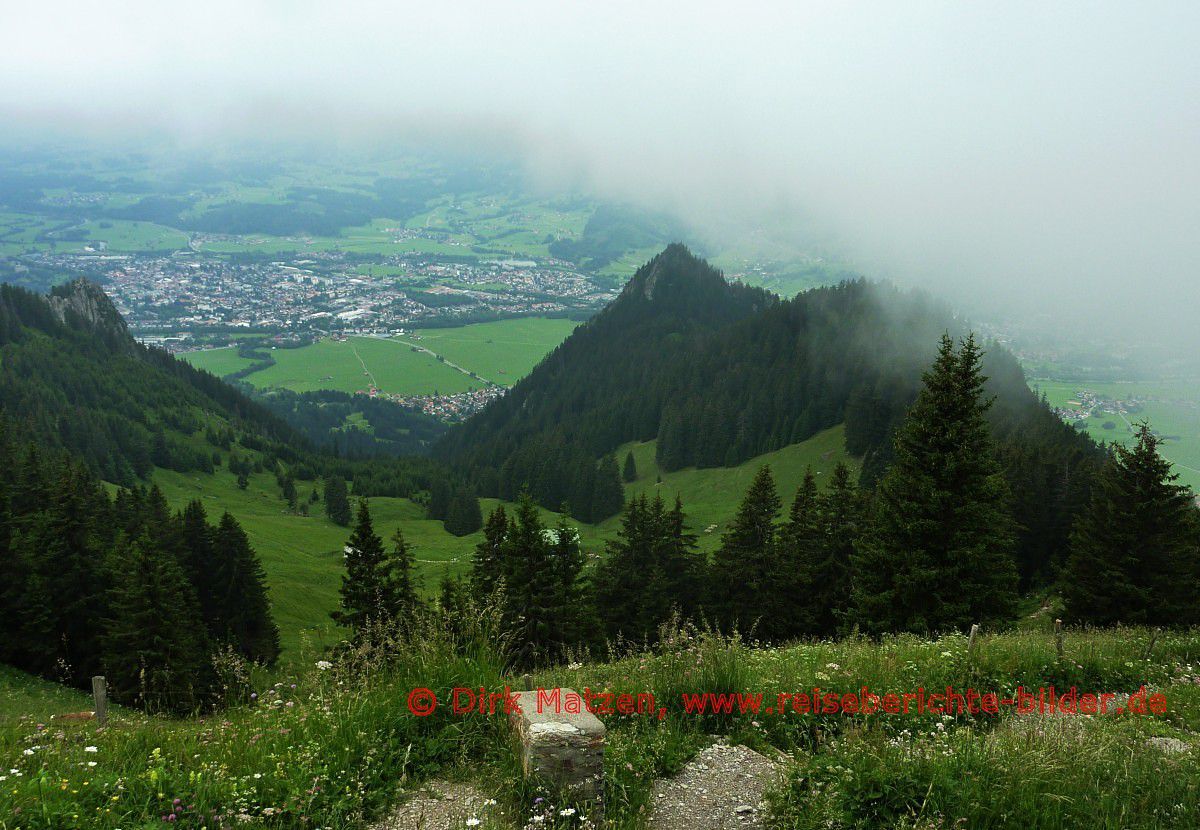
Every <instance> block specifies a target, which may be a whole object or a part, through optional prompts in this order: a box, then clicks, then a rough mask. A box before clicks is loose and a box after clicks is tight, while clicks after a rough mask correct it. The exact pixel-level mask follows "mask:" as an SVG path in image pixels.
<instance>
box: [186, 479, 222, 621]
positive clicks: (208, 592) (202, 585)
mask: <svg viewBox="0 0 1200 830" xmlns="http://www.w3.org/2000/svg"><path fill="white" fill-rule="evenodd" d="M180 521H181V523H182V525H183V560H182V564H183V571H184V574H185V575H186V576H187V578H188V581H189V582H191V583H192V586H193V587H194V588H195V589H196V599H197V600H198V601H199V603H200V615H201V617H203V619H204V624H205V626H206V627H207V629H208V632H209V634H211V635H214V636H217V635H218V630H219V628H220V626H219V621H220V618H221V616H222V614H223V613H224V610H225V609H224V608H223V607H220V606H219V605H218V599H217V589H216V577H217V574H216V567H217V560H216V558H215V556H214V551H213V529H212V527H211V526H210V525H209V523H208V514H207V513H206V512H205V510H204V505H203V504H201V503H200V501H199V499H194V500H192V501H191V502H189V503H188V505H187V507H185V508H184V509H183V512H182V513H181V514H180Z"/></svg>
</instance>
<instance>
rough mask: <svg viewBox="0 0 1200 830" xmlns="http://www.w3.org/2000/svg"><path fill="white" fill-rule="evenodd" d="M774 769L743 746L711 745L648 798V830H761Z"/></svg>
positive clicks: (775, 774)
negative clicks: (765, 802) (767, 792)
mask: <svg viewBox="0 0 1200 830" xmlns="http://www.w3.org/2000/svg"><path fill="white" fill-rule="evenodd" d="M778 776H779V766H778V764H776V763H775V762H774V761H772V760H770V759H769V758H767V757H765V756H763V755H759V754H758V753H757V752H755V751H754V750H752V749H748V748H746V747H744V746H729V745H727V744H713V745H712V746H710V747H707V748H705V749H703V750H701V752H700V753H699V754H698V755H697V756H696V757H695V758H693V759H692V760H691V761H690V762H689V763H688V765H687V766H685V767H684V768H683V769H682V770H681V771H680V773H679V774H678V775H676V776H675V777H674V778H666V779H663V780H661V781H658V782H657V783H655V785H654V789H653V790H652V791H651V793H650V816H649V818H648V820H647V821H646V826H647V827H648V828H650V830H761V828H763V827H764V826H765V823H764V822H765V816H764V806H765V805H764V803H763V794H764V793H765V792H766V790H767V787H769V786H770V785H771V784H773V783H774V782H775V781H776V779H777V778H778Z"/></svg>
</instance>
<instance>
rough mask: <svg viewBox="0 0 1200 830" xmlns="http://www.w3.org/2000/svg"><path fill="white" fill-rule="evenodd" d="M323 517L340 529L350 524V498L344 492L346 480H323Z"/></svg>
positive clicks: (328, 478) (339, 477) (334, 477)
mask: <svg viewBox="0 0 1200 830" xmlns="http://www.w3.org/2000/svg"><path fill="white" fill-rule="evenodd" d="M325 515H326V516H328V517H329V520H330V521H332V522H333V523H334V524H337V525H341V526H342V527H346V526H348V525H349V524H350V496H349V495H348V494H347V492H346V480H345V479H343V478H342V477H341V476H328V477H327V478H326V479H325Z"/></svg>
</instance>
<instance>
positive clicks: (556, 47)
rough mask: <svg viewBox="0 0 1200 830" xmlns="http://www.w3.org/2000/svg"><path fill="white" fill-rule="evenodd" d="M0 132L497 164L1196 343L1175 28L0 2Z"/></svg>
mask: <svg viewBox="0 0 1200 830" xmlns="http://www.w3.org/2000/svg"><path fill="white" fill-rule="evenodd" d="M6 5H7V6H8V8H6V10H5V12H4V18H5V25H4V27H3V34H2V35H0V37H2V39H3V42H2V47H3V48H0V121H2V122H3V123H6V124H8V125H9V128H10V130H18V129H21V128H23V127H26V126H28V127H30V128H39V129H41V128H45V127H47V126H52V127H55V128H57V129H60V130H63V131H72V132H75V133H84V134H88V133H93V134H97V135H104V136H107V137H112V136H122V135H124V136H128V135H153V136H156V137H157V138H159V139H161V140H163V141H168V142H170V143H172V144H173V145H175V146H179V147H196V146H211V145H212V144H213V143H215V142H219V141H221V140H223V139H226V138H236V139H244V138H253V139H255V140H256V141H262V142H272V141H279V142H286V141H294V140H297V139H317V140H321V141H329V142H336V143H338V144H341V145H344V146H368V147H370V146H375V147H379V146H386V145H387V144H388V143H389V142H391V141H393V140H396V139H398V138H401V137H403V138H405V139H411V138H413V137H414V136H416V137H421V136H423V137H425V138H426V139H428V140H431V141H433V142H435V143H441V142H446V141H459V142H463V143H464V145H469V146H476V147H479V148H481V149H487V150H490V151H496V150H498V151H502V152H511V153H515V154H517V155H518V156H519V158H520V159H521V160H522V163H523V164H524V165H525V168H526V169H527V170H528V172H529V175H530V178H531V181H532V182H533V183H535V184H536V185H538V186H542V187H547V188H555V187H583V188H586V189H587V190H589V191H592V192H595V193H596V194H597V195H600V196H603V197H609V198H618V199H625V200H631V201H636V202H639V203H643V204H645V205H648V206H652V207H655V208H662V209H668V210H673V211H675V212H677V213H679V214H681V215H682V216H684V217H685V218H686V219H688V220H690V221H691V222H692V223H693V224H694V225H695V227H696V228H697V229H698V231H697V232H698V234H700V235H704V234H706V233H707V234H718V233H726V234H727V233H733V232H737V229H739V228H740V229H744V228H754V227H760V226H763V227H767V228H769V229H771V231H772V232H775V233H782V234H785V235H786V234H794V235H796V236H797V238H804V239H806V240H815V241H817V242H819V244H820V245H821V246H822V247H823V249H829V250H836V251H837V252H838V253H839V255H841V256H844V257H845V258H846V259H847V260H849V261H851V262H852V263H854V264H855V265H856V266H857V267H858V268H859V269H860V270H862V271H863V272H864V273H867V274H868V275H870V276H873V277H883V278H890V279H894V280H896V281H898V282H901V283H906V284H912V285H920V286H923V287H926V288H929V289H931V290H933V291H935V292H938V293H941V294H943V295H945V296H947V297H949V298H950V299H951V300H953V301H955V302H960V303H963V304H964V305H966V306H967V307H971V308H983V307H993V308H997V309H1001V310H1003V311H1005V312H1006V313H1012V314H1032V313H1035V312H1046V311H1049V312H1051V314H1052V315H1054V316H1055V317H1059V316H1062V317H1063V318H1064V319H1065V318H1067V317H1070V318H1071V319H1073V320H1075V321H1078V320H1080V319H1083V320H1086V321H1089V323H1094V326H1095V328H1096V329H1097V330H1106V331H1111V332H1113V333H1114V335H1116V334H1119V335H1120V336H1121V337H1123V338H1128V337H1135V338H1136V337H1143V338H1147V339H1154V340H1160V341H1169V342H1170V343H1171V344H1173V345H1174V346H1176V347H1178V348H1191V349H1194V348H1196V347H1197V346H1200V336H1198V335H1197V331H1198V329H1200V327H1198V326H1197V325H1196V315H1195V309H1194V307H1195V305H1196V301H1197V299H1198V298H1200V207H1198V206H1200V199H1198V194H1200V49H1196V48H1195V39H1196V35H1197V32H1200V4H1197V3H1192V2H1182V1H1177V2H1173V3H1153V2H1127V3H1111V2H1083V3H1045V2H1036V3H1019V2H1003V3H982V2H980V3H975V2H972V3H962V2H944V3H938V2H924V3H923V2H907V3H896V2H879V3H855V4H846V3H834V2H799V3H785V2H779V3H745V2H743V3H737V4H734V3H722V4H717V3H704V2H692V3H686V4H685V3H659V2H649V1H648V0H641V1H640V2H608V1H607V0H606V2H602V3H590V4H586V5H585V4H576V3H568V2H563V1H562V0H557V2H529V3H512V4H501V3H494V2H458V3H455V2H447V3H438V2H425V3H412V2H402V3H394V2H362V1H361V0H349V1H348V2H346V1H344V0H343V1H342V2H337V3H333V2H328V3H322V4H318V3H314V2H287V3H285V2H277V3H253V2H245V0H243V1H242V2H207V3H203V4H197V3H187V4H184V3H164V2H161V0H160V2H144V3H143V2H120V0H116V1H114V2H105V3H90V2H76V3H64V2H53V0H51V1H50V2H45V3H41V4H17V3H15V2H11V0H10V2H8V3H6Z"/></svg>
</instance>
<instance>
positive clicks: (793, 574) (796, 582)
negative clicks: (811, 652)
mask: <svg viewBox="0 0 1200 830" xmlns="http://www.w3.org/2000/svg"><path fill="white" fill-rule="evenodd" d="M778 545H779V555H778V566H777V567H775V568H774V569H773V570H772V572H771V574H770V577H771V579H770V583H769V584H770V590H768V591H767V592H766V594H765V595H764V596H763V598H762V599H763V603H764V606H763V613H764V615H765V617H766V618H765V619H764V623H763V624H762V625H760V626H759V630H760V631H761V632H762V633H763V635H764V636H765V637H768V638H775V639H782V638H784V637H789V636H795V635H797V634H812V633H815V632H816V629H817V627H818V626H817V621H816V620H817V616H818V613H819V609H818V603H819V601H820V600H819V598H818V597H817V570H818V563H819V562H820V560H821V558H822V538H821V518H820V515H819V500H818V496H817V480H816V477H814V476H813V472H812V470H811V469H809V470H807V471H805V474H804V479H803V480H802V482H801V484H800V487H799V488H798V489H797V490H796V497H795V499H793V501H792V507H791V509H790V510H789V512H788V519H787V521H786V522H785V523H784V525H783V527H782V528H781V529H780V531H779V542H778Z"/></svg>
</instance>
